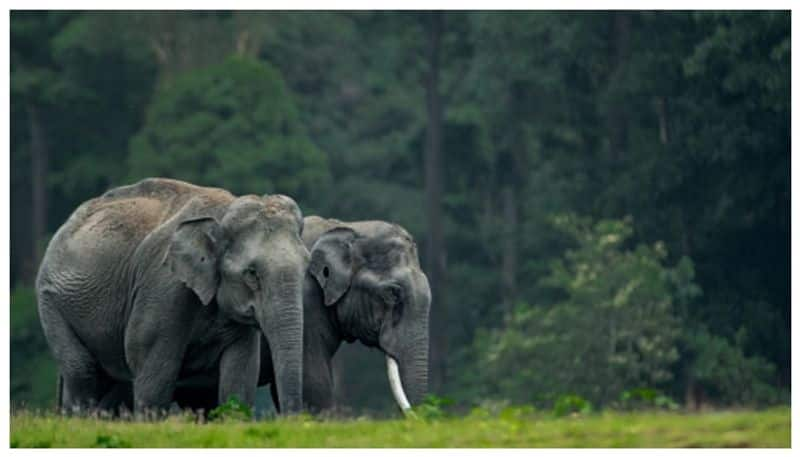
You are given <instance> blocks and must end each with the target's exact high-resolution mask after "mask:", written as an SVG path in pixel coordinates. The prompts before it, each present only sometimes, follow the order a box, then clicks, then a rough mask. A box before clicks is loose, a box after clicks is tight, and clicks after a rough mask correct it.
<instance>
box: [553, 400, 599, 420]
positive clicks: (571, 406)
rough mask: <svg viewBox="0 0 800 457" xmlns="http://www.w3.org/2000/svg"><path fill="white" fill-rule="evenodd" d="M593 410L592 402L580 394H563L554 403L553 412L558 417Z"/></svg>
mask: <svg viewBox="0 0 800 457" xmlns="http://www.w3.org/2000/svg"><path fill="white" fill-rule="evenodd" d="M591 412H592V404H591V403H590V402H589V401H587V400H586V399H585V398H583V397H581V396H579V395H562V396H560V397H558V399H556V403H555V405H553V414H554V415H555V416H556V417H562V416H566V415H568V414H589V413H591Z"/></svg>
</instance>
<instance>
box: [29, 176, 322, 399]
mask: <svg viewBox="0 0 800 457" xmlns="http://www.w3.org/2000/svg"><path fill="white" fill-rule="evenodd" d="M302 223H303V220H302V215H301V213H300V210H299V208H298V207H297V204H296V203H295V202H294V201H293V200H292V199H291V198H289V197H286V196H282V195H271V196H264V197H259V196H255V195H248V196H242V197H235V196H233V195H231V194H230V193H229V192H227V191H225V190H222V189H215V188H208V187H199V186H194V185H191V184H188V183H184V182H181V181H174V180H168V179H159V178H152V179H146V180H143V181H140V182H138V183H136V184H133V185H129V186H123V187H118V188H115V189H112V190H110V191H108V192H106V193H105V194H103V195H102V196H100V197H98V198H95V199H92V200H89V201H87V202H86V203H84V204H83V205H81V206H80V207H79V208H78V209H77V210H76V211H75V212H74V213H73V214H72V216H71V217H70V218H69V220H68V221H67V222H66V223H65V224H64V225H63V226H62V227H61V228H60V229H59V230H58V232H57V233H56V234H55V236H54V237H53V239H52V241H51V242H50V245H49V246H48V248H47V252H46V253H45V256H44V259H43V260H42V264H41V267H40V269H39V275H38V277H37V281H36V292H37V297H38V303H39V314H40V317H41V321H42V326H43V328H44V332H45V336H46V337H47V341H48V343H49V345H50V348H51V350H52V352H53V354H54V355H55V358H56V360H57V362H58V366H59V371H60V376H61V378H60V395H59V406H60V407H61V408H63V409H65V410H67V411H71V410H73V409H74V408H76V407H78V408H95V407H97V408H103V409H109V408H114V407H116V406H118V402H119V401H120V400H119V398H120V397H124V396H126V395H129V394H130V392H129V390H130V388H131V385H132V389H133V403H134V409H135V411H136V412H137V413H138V412H142V411H145V410H149V409H163V408H167V407H168V406H169V404H170V402H171V401H172V399H173V391H174V389H175V387H176V381H177V380H178V379H179V378H191V377H193V376H195V375H196V374H198V373H206V374H207V373H213V374H214V376H215V380H216V383H217V386H218V388H217V390H216V391H215V392H214V396H215V397H216V398H217V399H218V400H225V399H227V398H228V397H229V396H230V395H237V396H238V397H239V398H240V399H242V400H243V401H245V402H247V403H250V404H252V403H253V402H254V399H255V390H256V382H257V380H258V373H259V368H260V348H259V345H260V338H261V337H262V336H264V337H266V339H268V340H269V341H270V342H271V343H272V346H275V350H274V351H273V352H272V353H271V354H270V355H271V357H268V358H269V359H270V365H271V366H276V367H277V369H276V373H277V383H276V384H277V394H278V397H279V398H280V401H281V402H282V403H284V402H285V403H286V404H287V408H286V411H287V412H293V411H298V410H300V408H301V407H302V391H301V389H300V385H301V381H302V363H301V359H302V355H301V345H302V322H303V313H302V290H301V287H302V281H303V277H304V275H305V271H306V267H307V265H308V259H309V257H308V250H307V249H306V247H305V246H304V244H303V243H302V240H301V239H300V232H301V231H302ZM273 362H274V363H273Z"/></svg>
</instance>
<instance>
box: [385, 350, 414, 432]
mask: <svg viewBox="0 0 800 457" xmlns="http://www.w3.org/2000/svg"><path fill="white" fill-rule="evenodd" d="M386 372H387V374H388V375H389V386H390V387H391V388H392V395H394V401H396V402H397V406H399V407H400V410H402V411H403V414H404V415H406V416H409V417H416V415H415V414H414V412H413V411H412V410H411V404H410V403H409V402H408V398H407V397H406V393H405V391H403V383H402V382H401V381H400V369H399V368H398V367H397V361H396V360H395V359H393V358H392V357H391V356H389V355H387V356H386Z"/></svg>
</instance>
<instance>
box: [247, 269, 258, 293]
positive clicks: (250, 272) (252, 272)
mask: <svg viewBox="0 0 800 457" xmlns="http://www.w3.org/2000/svg"><path fill="white" fill-rule="evenodd" d="M244 282H245V284H247V286H248V287H249V288H251V289H252V290H254V291H256V290H258V273H256V269H255V268H253V267H248V268H247V269H246V270H244Z"/></svg>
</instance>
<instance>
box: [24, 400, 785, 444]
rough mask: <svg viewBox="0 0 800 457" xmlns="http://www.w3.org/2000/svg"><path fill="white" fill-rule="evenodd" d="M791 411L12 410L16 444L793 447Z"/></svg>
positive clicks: (781, 409) (780, 409)
mask: <svg viewBox="0 0 800 457" xmlns="http://www.w3.org/2000/svg"><path fill="white" fill-rule="evenodd" d="M790 444H791V442H790V409H789V408H786V407H782V408H775V409H770V410H766V411H758V412H756V411H736V412H714V413H705V414H681V413H666V412H663V413H659V412H652V413H601V414H593V415H588V416H577V417H564V418H555V417H553V416H551V415H548V414H545V413H534V414H524V413H514V412H513V411H511V412H504V413H501V414H500V415H499V416H498V417H488V416H487V415H485V414H472V415H470V416H468V417H465V418H450V419H442V420H435V421H422V420H386V421H373V420H341V421H327V420H326V421H318V420H313V419H309V418H305V417H300V418H290V419H280V420H272V421H261V422H235V423H206V424H198V423H193V422H190V421H189V420H188V419H187V418H186V417H183V418H182V417H173V418H169V419H166V420H165V421H162V422H124V421H106V420H99V419H86V418H61V417H57V416H53V415H36V414H32V413H29V412H16V413H14V414H13V415H12V417H11V447H245V448H247V447H320V448H324V447H557V448H558V447H789V446H790Z"/></svg>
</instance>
